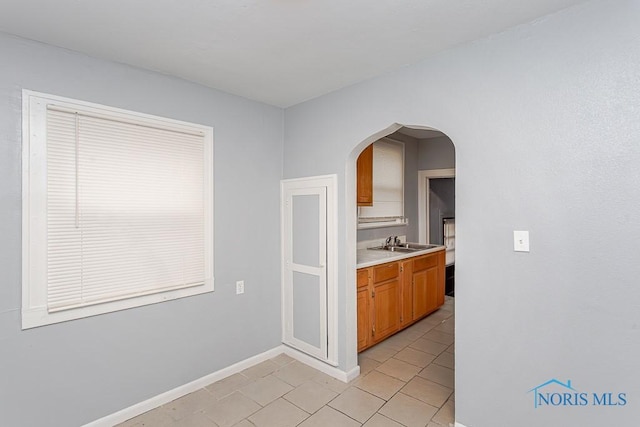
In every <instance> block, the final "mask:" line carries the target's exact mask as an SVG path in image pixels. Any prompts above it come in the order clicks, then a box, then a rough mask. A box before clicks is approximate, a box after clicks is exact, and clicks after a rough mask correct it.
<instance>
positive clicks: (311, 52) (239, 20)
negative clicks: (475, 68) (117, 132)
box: [0, 0, 584, 107]
mask: <svg viewBox="0 0 640 427" xmlns="http://www.w3.org/2000/svg"><path fill="white" fill-rule="evenodd" d="M582 1H584V0H516V1H514V0H402V1H400V0H0V31H3V32H7V33H12V34H16V35H19V36H22V37H25V38H29V39H34V40H38V41H42V42H45V43H49V44H52V45H56V46H61V47H65V48H68V49H72V50H76V51H80V52H84V53H87V54H89V55H92V56H95V57H99V58H105V59H109V60H113V61H118V62H123V63H126V64H131V65H134V66H138V67H142V68H147V69H151V70H155V71H159V72H162V73H165V74H170V75H174V76H178V77H182V78H184V79H186V80H190V81H193V82H197V83H200V84H203V85H206V86H209V87H213V88H217V89H221V90H223V91H226V92H230V93H234V94H237V95H241V96H244V97H247V98H250V99H254V100H258V101H262V102H266V103H268V104H273V105H277V106H280V107H287V106H290V105H294V104H297V103H299V102H302V101H305V100H307V99H311V98H314V97H316V96H319V95H322V94H325V93H328V92H331V91H333V90H336V89H339V88H341V87H345V86H348V85H351V84H353V83H356V82H359V81H362V80H365V79H368V78H371V77H374V76H377V75H380V74H383V73H386V72H388V71H391V70H393V69H394V68H398V67H401V66H403V65H407V64H412V63H416V62H418V61H421V60H422V59H424V58H426V57H428V56H429V55H433V54H434V53H436V52H439V51H442V50H445V49H447V48H450V47H452V46H454V45H457V44H460V43H464V42H467V41H471V40H475V39H478V38H481V37H484V36H487V35H490V34H494V33H497V32H500V31H503V30H505V29H507V28H509V27H513V26H515V25H518V24H521V23H525V22H529V21H532V20H535V19H536V18H538V17H541V16H544V15H547V14H549V13H553V12H555V11H557V10H560V9H563V8H565V7H568V6H571V5H573V4H576V3H581V2H582Z"/></svg>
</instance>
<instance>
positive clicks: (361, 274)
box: [357, 268, 369, 288]
mask: <svg viewBox="0 0 640 427" xmlns="http://www.w3.org/2000/svg"><path fill="white" fill-rule="evenodd" d="M357 283H358V288H362V287H366V286H368V285H369V269H368V268H363V269H361V270H358V282H357Z"/></svg>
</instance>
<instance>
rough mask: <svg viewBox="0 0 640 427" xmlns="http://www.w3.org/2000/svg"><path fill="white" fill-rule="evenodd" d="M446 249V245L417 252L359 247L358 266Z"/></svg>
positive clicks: (382, 262)
mask: <svg viewBox="0 0 640 427" xmlns="http://www.w3.org/2000/svg"><path fill="white" fill-rule="evenodd" d="M444 249H445V247H444V246H438V247H435V248H431V249H425V250H422V251H415V252H391V251H382V250H375V249H358V255H357V257H358V261H357V268H364V267H371V266H372V265H378V264H384V263H385V262H391V261H398V260H401V259H406V258H411V257H414V256H418V255H426V254H430V253H433V252H438V251H443V250H444Z"/></svg>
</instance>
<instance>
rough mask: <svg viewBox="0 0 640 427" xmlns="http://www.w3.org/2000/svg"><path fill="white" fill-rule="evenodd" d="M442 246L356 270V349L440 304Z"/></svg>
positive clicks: (441, 294) (442, 282)
mask: <svg viewBox="0 0 640 427" xmlns="http://www.w3.org/2000/svg"><path fill="white" fill-rule="evenodd" d="M444 263H445V252H444V250H442V251H438V252H434V253H431V254H427V255H419V256H416V257H413V258H408V259H404V260H402V261H395V262H389V263H386V264H381V265H376V266H373V267H367V268H361V269H358V271H357V304H358V310H357V312H358V352H361V351H362V350H364V349H366V348H369V347H371V346H372V345H375V344H377V343H379V342H380V341H382V340H384V339H386V338H388V337H389V336H391V335H393V334H394V333H396V332H398V331H400V330H402V329H404V328H406V327H408V326H410V325H412V324H413V323H415V322H417V321H418V320H420V319H422V318H424V317H426V316H428V315H429V314H431V313H432V312H434V311H436V310H437V309H438V308H440V306H442V304H444V286H445V274H444V273H445V266H444Z"/></svg>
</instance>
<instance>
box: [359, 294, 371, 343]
mask: <svg viewBox="0 0 640 427" xmlns="http://www.w3.org/2000/svg"><path fill="white" fill-rule="evenodd" d="M357 296H358V298H357V299H358V351H362V350H364V349H365V348H367V346H368V345H369V337H370V336H371V326H370V325H369V317H370V316H371V313H370V311H369V301H370V299H371V296H370V295H369V288H367V287H364V288H359V289H358V293H357Z"/></svg>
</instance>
